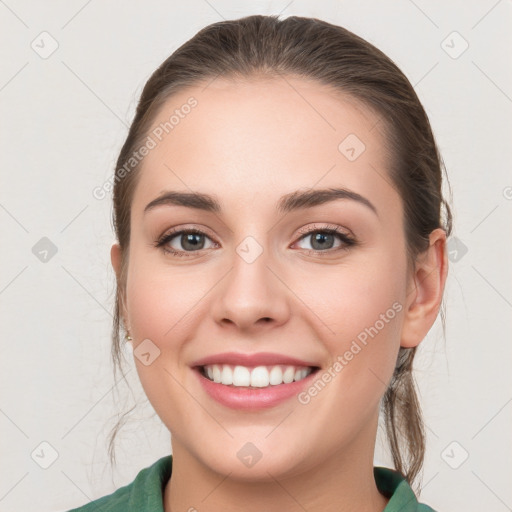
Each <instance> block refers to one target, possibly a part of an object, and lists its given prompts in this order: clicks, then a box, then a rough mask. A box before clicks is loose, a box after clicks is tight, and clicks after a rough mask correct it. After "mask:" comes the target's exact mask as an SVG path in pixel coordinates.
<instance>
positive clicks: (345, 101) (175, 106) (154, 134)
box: [134, 76, 396, 207]
mask: <svg viewBox="0 0 512 512" xmlns="http://www.w3.org/2000/svg"><path fill="white" fill-rule="evenodd" d="M148 137H150V138H151V139H152V144H151V145H152V146H154V147H153V148H152V149H151V150H150V151H149V152H148V154H147V155H146V156H145V157H144V159H143V162H142V165H141V176H140V181H139V184H138V186H137V190H136V193H135V197H134V206H135V203H138V206H139V207H140V206H142V203H143V202H148V201H149V200H151V199H153V198H154V196H156V195H158V194H159V193H161V192H162V191H163V190H166V189H173V190H183V191H185V190H188V191H190V190H194V191H201V192H205V193H212V194H215V195H219V194H220V195H227V194H229V197H232V198H236V199H240V200H244V197H245V198H248V197H250V198H254V197H260V198H262V200H263V199H266V200H268V201H270V200H271V199H272V198H273V199H277V197H278V196H280V195H282V194H283V193H286V192H289V191H292V190H296V189H298V188H304V187H306V188H312V187H316V186H318V187H320V186H321V187H322V188H324V187H328V186H345V187H347V188H352V189H355V191H356V192H359V193H364V194H366V195H379V193H380V195H384V196H385V195H386V194H382V192H383V190H382V188H383V186H384V187H386V186H387V187H388V188H392V187H390V179H389V178H388V177H387V174H388V160H389V157H388V154H387V150H386V146H385V137H384V135H383V126H382V123H381V122H380V121H379V118H378V116H377V115H376V114H375V113H374V112H373V111H372V110H371V109H370V108H368V107H367V106H365V105H363V104H362V103H361V102H360V101H358V100H356V99H355V98H353V97H352V96H350V95H347V94H343V93H340V92H339V91H336V90H334V89H333V88H332V87H330V86H326V85H323V84H320V83H318V82H315V81H311V80H305V79H303V78H297V77H290V76H286V77H284V76H280V77H275V78H271V79H269V78H259V79H253V80H244V81H241V80H227V79H220V78H218V79H215V80H213V82H211V81H210V82H206V83H202V84H198V85H196V86H192V87H188V88H186V89H184V90H182V91H180V92H179V93H176V94H175V95H173V96H171V97H170V98H169V99H168V100H167V102H166V103H165V104H164V105H163V107H162V108H161V109H160V111H159V112H158V114H157V116H156V117H155V119H154V121H153V124H152V126H151V128H150V130H149V131H148ZM384 192H385V191H384ZM393 192H394V191H393V190H389V191H387V193H388V195H389V194H393ZM274 196H275V197H274ZM395 200H396V197H395ZM144 204H145V203H144Z"/></svg>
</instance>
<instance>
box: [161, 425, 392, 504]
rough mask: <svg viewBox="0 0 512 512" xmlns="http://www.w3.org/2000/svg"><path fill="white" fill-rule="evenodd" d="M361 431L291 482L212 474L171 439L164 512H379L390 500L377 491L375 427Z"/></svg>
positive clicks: (297, 474) (278, 479)
mask: <svg viewBox="0 0 512 512" xmlns="http://www.w3.org/2000/svg"><path fill="white" fill-rule="evenodd" d="M374 423H375V424H374V425H372V426H371V427H372V428H370V429H369V430H370V433H371V432H372V431H373V437H372V438H370V440H369V437H368V432H364V431H362V432H360V433H359V434H358V436H357V438H356V439H354V440H352V442H351V443H350V447H349V449H346V450H345V449H344V450H338V451H337V452H335V453H333V454H332V455H330V456H329V457H328V458H327V459H323V460H322V461H321V462H319V463H318V464H317V465H316V466H314V467H312V468H310V469H309V470H308V471H305V472H302V473H296V474H295V476H293V477H287V478H280V477H275V476H271V475H270V473H271V472H269V479H267V480H265V481H257V482H248V481H246V480H243V481H242V480H237V479H234V478H232V477H229V475H221V474H219V473H217V472H215V471H212V470H211V469H210V468H209V467H207V466H205V465H204V464H203V463H202V462H201V461H200V460H198V459H197V458H196V457H195V456H194V455H193V454H192V453H190V452H189V451H188V450H187V449H186V448H185V447H184V446H183V445H182V444H181V443H179V442H177V441H176V440H175V439H173V443H172V444H173V469H172V476H171V479H170V480H169V482H168V483H167V486H166V488H165V493H164V510H165V512H178V511H191V512H193V511H194V510H195V511H201V512H202V511H208V512H221V511H222V512H235V511H239V510H240V509H243V510H244V511H248V512H253V511H254V512H260V511H261V510H266V511H269V512H274V511H275V512H278V511H279V512H282V511H283V510H286V512H304V510H307V511H308V512H320V511H321V512H355V511H356V510H357V512H382V511H383V510H384V508H385V507H386V504H387V502H388V499H387V498H385V497H384V496H383V495H382V494H381V493H380V492H379V491H378V489H377V486H376V483H375V478H374V475H373V452H374V448H375V435H376V429H377V423H376V421H375V422H374Z"/></svg>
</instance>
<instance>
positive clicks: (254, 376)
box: [200, 364, 317, 388]
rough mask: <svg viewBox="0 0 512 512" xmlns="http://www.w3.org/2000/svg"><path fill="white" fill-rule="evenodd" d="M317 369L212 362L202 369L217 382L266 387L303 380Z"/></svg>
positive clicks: (236, 385)
mask: <svg viewBox="0 0 512 512" xmlns="http://www.w3.org/2000/svg"><path fill="white" fill-rule="evenodd" d="M316 369H317V368H315V367H304V366H292V365H274V366H256V367H248V366H240V365H236V366H235V365H230V364H211V365H205V366H202V367H201V368H200V371H201V372H202V374H203V376H205V377H206V378H207V379H209V380H210V381H212V382H215V383H217V384H223V385H225V386H233V387H251V388H266V387H269V386H278V385H280V384H290V383H291V382H298V381H301V380H302V379H305V378H306V377H307V376H308V375H309V374H311V373H312V372H313V371H315V370H316Z"/></svg>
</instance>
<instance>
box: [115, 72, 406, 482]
mask: <svg viewBox="0 0 512 512" xmlns="http://www.w3.org/2000/svg"><path fill="white" fill-rule="evenodd" d="M190 97H194V98H195V100H196V102H197V103H196V104H195V106H193V108H183V106H184V105H186V104H187V100H189V98H190ZM189 104H190V102H189ZM176 109H178V113H181V115H178V117H179V121H178V122H176V119H177V117H175V119H174V121H173V126H172V130H169V128H168V132H169V133H166V132H165V130H163V132H162V125H163V124H164V123H166V122H169V118H170V116H171V115H173V113H175V111H176ZM185 112H188V113H185ZM168 126H169V125H167V127H168ZM159 127H160V128H159ZM379 129H380V126H379V125H378V123H377V117H376V116H375V115H374V114H373V113H372V112H371V111H370V110H369V109H366V108H365V107H364V106H363V105H361V104H359V103H357V102H356V100H354V99H353V98H351V97H349V96H342V95H340V94H335V93H334V92H333V90H331V89H330V88H328V87H326V86H324V85H321V84H318V83H315V82H308V81H305V80H304V79H298V78H293V77H288V78H287V80H286V81H285V80H283V79H274V80H263V79H255V80H254V81H252V82H246V83H241V82H233V81H227V80H224V79H217V80H215V81H213V82H212V83H211V84H210V85H209V86H208V87H206V88H205V84H202V85H201V86H198V87H190V88H188V89H186V90H184V91H182V92H180V93H179V94H176V95H175V96H173V97H172V98H170V99H169V100H168V101H167V103H166V104H165V106H164V108H163V109H162V110H161V112H160V113H159V115H158V117H157V118H156V119H155V121H154V124H153V127H152V129H151V130H150V132H149V133H150V135H151V137H152V138H153V139H154V141H155V142H156V145H155V147H154V148H152V149H151V150H150V151H149V153H148V154H147V155H146V156H145V158H144V160H143V163H142V167H141V175H140V181H139V183H138V184H137V188H136V190H135V193H134V197H133V203H132V212H131V241H130V247H129V267H128V274H127V281H126V310H125V319H126V323H127V325H128V326H129V329H130V334H131V336H132V338H133V340H134V341H133V345H134V349H135V353H136V354H137V353H138V354H145V356H143V357H141V358H140V359H139V358H138V357H136V358H135V363H136V365H137V371H138V373H139V376H140V379H141V382H142V385H143V387H144V390H145V392H146V394H147V396H148V399H149V400H150V402H151V404H152V405H153V407H154V409H155V410H156V412H157V414H158V415H159V416H160V418H161V419H162V421H163V422H164V423H165V425H166V426H167V427H168V428H169V430H170V431H171V435H172V443H173V451H174V452H176V453H178V452H179V453H181V454H182V457H183V460H185V458H186V457H189V458H190V460H192V459H193V460H194V461H195V463H196V464H200V465H202V466H204V467H205V468H210V469H211V470H214V471H218V472H220V473H224V474H227V473H231V477H232V478H240V479H245V478H247V479H249V478H250V479H258V478H261V479H264V478H266V477H267V476H268V473H270V474H272V475H274V476H276V477H277V475H281V476H291V475H294V474H299V473H300V472H304V471H307V470H308V469H311V468H314V467H315V466H316V465H318V464H320V463H322V464H327V463H328V461H329V460H337V461H339V460H341V459H344V460H347V461H350V460H351V459H352V458H353V459H356V458H358V457H361V454H362V453H368V454H369V455H368V456H369V457H370V456H372V455H373V447H374V442H375V433H376V426H377V423H376V422H377V417H378V409H379V402H380V399H381V397H382V395H383V394H384V392H385V390H386V387H387V384H388V382H389V380H390V378H391V376H392V373H393V369H394V365H395V361H396V357H397V353H398V350H399V347H400V342H401V332H402V328H403V322H404V311H405V309H406V307H407V301H408V294H407V289H408V279H409V276H408V274H407V259H406V241H405V238H404V225H403V210H402V202H401V199H400V196H399V195H398V193H397V192H396V190H395V189H394V188H393V186H392V185H391V181H390V179H389V163H388V158H389V156H388V154H387V153H386V150H385V142H384V136H383V134H382V132H381V131H379ZM155 130H156V131H155ZM155 134H159V136H156V135H155ZM159 138H161V140H159ZM326 189H338V190H340V191H341V192H338V193H337V194H336V195H332V196H329V197H328V194H324V195H318V194H317V196H316V198H315V196H311V193H312V192H314V191H319V190H326ZM166 192H182V193H200V194H204V195H207V196H210V198H211V200H212V201H211V202H210V203H208V204H206V205H205V204H203V203H200V202H199V201H198V200H196V201H195V202H194V203H192V204H188V205H186V204H185V203H184V201H183V200H178V199H177V196H175V198H174V200H171V199H168V200H167V201H161V202H160V203H159V204H157V205H154V206H153V207H149V208H148V209H147V210H146V211H145V209H146V206H147V205H148V204H149V203H151V202H153V201H154V200H155V199H156V198H159V197H160V196H162V195H163V194H165V193H166ZM305 192H306V193H309V195H310V196H311V197H310V201H309V202H308V201H300V200H295V201H294V200H293V199H294V197H295V198H297V197H298V195H299V194H301V193H305ZM292 194H295V196H294V195H292ZM214 202H216V203H217V206H218V208H217V209H215V208H212V207H211V205H212V204H214ZM207 206H209V207H207ZM191 229H193V230H195V231H196V233H195V234H194V233H188V234H187V231H188V230H191ZM182 232H185V233H182ZM167 235H169V236H167ZM162 240H163V243H162V244H161V245H160V246H157V244H158V242H159V241H162ZM144 340H146V341H144ZM142 343H144V344H145V345H142ZM225 353H231V355H230V356H220V359H222V358H223V357H224V359H225V362H226V364H228V363H230V365H231V366H230V368H231V369H234V367H235V366H237V363H240V364H238V366H244V364H245V367H246V368H248V370H247V372H248V373H249V374H250V372H252V370H253V368H254V367H255V366H260V365H264V366H266V367H267V370H270V373H272V371H273V372H274V377H275V378H278V377H279V372H278V371H277V370H273V368H274V367H275V366H276V365H277V366H279V367H280V368H281V371H282V372H283V371H284V373H286V368H287V366H294V365H293V364H292V363H290V361H289V360H288V361H287V360H286V359H285V358H286V357H288V358H295V360H298V363H299V364H296V365H295V366H296V367H297V368H294V370H293V372H294V373H295V370H296V369H299V368H298V367H299V366H301V364H300V363H304V366H307V367H309V366H310V367H314V371H313V372H312V373H311V374H309V375H308V376H307V377H306V378H304V379H303V380H298V381H297V382H295V383H283V384H279V385H278V384H270V385H268V386H267V387H262V388H257V387H256V388H254V387H253V388H251V389H247V387H243V388H241V387H233V386H229V387H228V386H227V385H225V384H218V383H217V384H215V383H214V384H212V383H211V382H209V381H208V382H207V383H205V380H206V377H204V376H203V375H201V369H198V368H197V367H196V365H197V364H198V363H201V362H202V361H201V360H203V359H204V358H207V357H210V356H216V355H218V354H225ZM261 353H267V354H271V357H270V359H261V360H257V359H255V360H252V361H248V360H242V359H241V356H243V355H254V354H261ZM230 357H231V359H230ZM220 362H221V363H222V361H220ZM279 362H281V363H283V364H281V365H280V364H279ZM249 363H252V364H249ZM246 368H242V370H239V373H238V376H240V377H241V378H242V380H241V381H239V382H242V383H243V378H244V376H246V375H247V374H248V373H245V372H246ZM205 371H206V372H207V371H208V370H207V369H206V370H205ZM212 371H213V370H212ZM215 371H217V370H215ZM222 371H223V366H222V365H221V366H220V367H219V372H222ZM226 372H227V373H225V374H224V377H226V375H229V370H226ZM235 372H236V370H235ZM290 372H291V370H288V375H289V374H290ZM221 375H222V374H221ZM276 375H277V377H276ZM301 376H302V375H300V374H299V375H298V378H299V379H300V377H301ZM253 377H254V374H253ZM227 378H228V379H229V376H228V377H227ZM237 378H238V377H237ZM262 379H263V384H262V385H263V386H264V385H265V379H268V377H267V376H266V374H265V372H263V376H262ZM253 382H257V380H256V381H253ZM205 384H206V385H205ZM213 388H215V389H213ZM221 388H223V389H221ZM226 388H228V390H227V391H226ZM277 388H280V390H278V391H276V389H277ZM219 389H220V391H219ZM283 389H284V391H283ZM286 389H288V390H289V391H286ZM237 393H239V395H237ZM243 393H245V394H243ZM258 393H259V395H258ZM214 395H215V396H216V398H215V397H214ZM237 396H242V399H241V401H240V403H238V402H237ZM262 397H263V398H262ZM265 397H266V398H265ZM276 397H277V398H276ZM265 399H266V400H267V402H266V405H265V403H264V402H265ZM244 404H245V406H244ZM247 404H250V407H249V406H248V405H247ZM251 457H252V459H251ZM258 458H259V460H257V459H258ZM250 460H256V463H253V462H250ZM267 472H268V473H267Z"/></svg>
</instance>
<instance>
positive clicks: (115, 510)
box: [68, 455, 172, 512]
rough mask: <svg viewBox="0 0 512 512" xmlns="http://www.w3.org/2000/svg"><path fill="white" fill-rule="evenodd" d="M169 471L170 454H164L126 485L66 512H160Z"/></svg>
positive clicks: (170, 463)
mask: <svg viewBox="0 0 512 512" xmlns="http://www.w3.org/2000/svg"><path fill="white" fill-rule="evenodd" d="M171 471H172V455H166V456H165V457H162V458H160V459H158V460H157V461H156V462H155V463H154V464H152V465H151V466H148V467H146V468H144V469H142V470H141V471H139V473H138V474H137V476H136V477H135V479H134V480H133V482H131V483H129V484H128V485H125V486H123V487H120V488H119V489H117V490H116V491H115V492H113V493H112V494H109V495H107V496H103V497H102V498H98V499H97V500H94V501H91V502H89V503H87V504H85V505H83V506H81V507H78V508H74V509H71V510H69V511H68V512H93V511H94V512H97V511H98V510H101V512H121V511H122V512H131V511H132V510H133V511H137V512H143V511H146V510H147V511H151V512H159V511H160V510H161V511H162V512H163V497H162V496H163V488H164V487H165V484H166V483H167V481H168V480H169V478H170V476H171Z"/></svg>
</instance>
